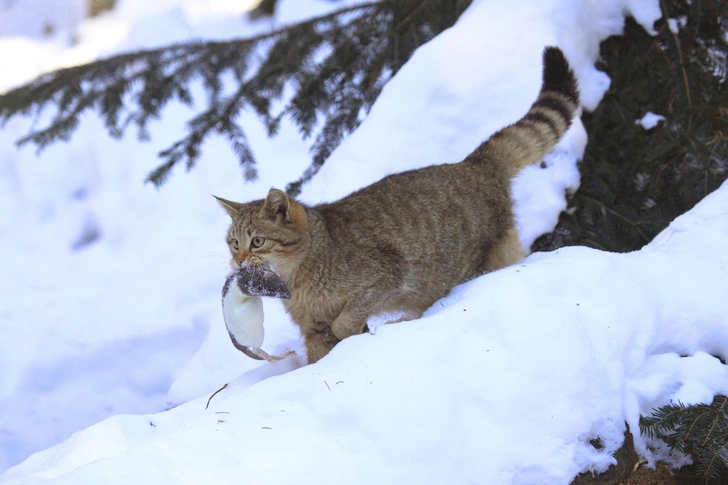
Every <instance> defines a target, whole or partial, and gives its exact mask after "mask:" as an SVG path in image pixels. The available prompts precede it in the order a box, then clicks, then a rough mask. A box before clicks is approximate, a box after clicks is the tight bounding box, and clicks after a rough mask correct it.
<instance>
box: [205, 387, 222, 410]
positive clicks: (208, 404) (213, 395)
mask: <svg viewBox="0 0 728 485" xmlns="http://www.w3.org/2000/svg"><path fill="white" fill-rule="evenodd" d="M226 387H227V383H225V385H224V386H222V387H221V388H220V389H218V390H217V391H215V392H213V393H212V396H210V399H208V400H207V404H205V410H207V408H208V407H210V401H212V398H213V397H215V395H216V394H217V393H218V392H220V391H222V390H223V389H225V388H226Z"/></svg>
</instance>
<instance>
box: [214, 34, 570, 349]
mask: <svg viewBox="0 0 728 485" xmlns="http://www.w3.org/2000/svg"><path fill="white" fill-rule="evenodd" d="M543 63H544V67H543V84H542V87H541V92H540V94H539V96H538V99H537V100H536V102H535V103H534V104H533V105H532V106H531V108H530V110H529V111H528V113H526V115H525V116H524V117H523V118H521V119H520V120H519V121H518V122H516V123H515V124H513V125H510V126H507V127H505V128H503V129H502V130H500V131H499V132H497V133H495V134H494V135H493V136H491V137H490V139H489V140H487V141H486V142H484V143H482V144H481V145H480V146H479V147H478V148H476V149H475V151H474V152H472V153H471V154H470V155H468V156H467V157H466V158H465V160H463V161H462V162H460V163H456V164H445V165H435V166H430V167H425V168H421V169H418V170H411V171H408V172H403V173H398V174H394V175H390V176H387V177H385V178H383V179H382V180H380V181H379V182H376V183H374V184H372V185H370V186H368V187H364V188H363V189H361V190H358V191H356V192H354V193H353V194H351V195H349V196H347V197H344V198H343V199H341V200H338V201H336V202H331V203H325V204H320V205H316V206H307V205H304V204H302V203H300V202H298V201H296V200H294V199H292V198H291V197H289V196H287V195H286V194H285V193H284V192H282V191H280V190H276V189H271V190H270V192H269V193H268V195H267V197H266V198H265V199H263V200H255V201H252V202H248V203H245V204H241V203H237V202H231V201H228V200H224V199H219V198H218V200H219V201H220V203H221V204H222V206H223V207H224V208H225V210H226V211H227V212H228V214H229V215H230V216H231V217H232V225H231V226H230V229H229V231H228V236H227V243H228V245H229V246H230V252H231V253H232V255H233V257H232V260H231V265H232V266H233V268H234V269H237V268H240V267H241V265H265V266H268V267H269V268H270V269H272V270H273V271H275V272H277V273H278V274H279V275H280V276H281V277H282V278H283V279H284V281H285V282H286V284H287V285H288V288H289V289H290V292H291V298H290V299H289V300H286V301H284V305H285V307H286V310H287V311H288V313H289V314H290V315H291V318H292V319H293V321H294V322H296V324H298V325H299V326H300V328H301V333H302V335H303V337H304V339H305V345H306V350H307V354H308V360H309V363H313V362H316V361H317V360H319V359H321V358H322V357H323V356H325V355H326V354H327V353H328V352H329V351H330V350H331V349H332V348H333V347H334V345H336V343H337V342H339V341H340V340H342V339H344V338H346V337H348V336H350V335H355V334H359V333H362V332H363V331H365V330H366V329H367V319H369V318H370V317H372V316H375V315H380V314H384V313H395V314H399V315H403V316H402V318H400V319H399V320H397V321H400V320H410V319H415V318H418V317H420V316H421V315H422V313H423V312H424V311H425V310H426V309H427V308H428V307H430V306H431V305H432V304H433V303H434V302H435V301H436V300H438V299H439V298H442V297H443V296H445V295H446V294H447V293H448V292H449V291H450V289H451V288H453V287H454V286H455V285H458V284H460V283H463V282H465V281H468V280H470V279H472V278H475V277H476V276H479V275H482V274H484V273H487V272H489V271H494V270H497V269H499V268H503V267H505V266H508V265H510V264H513V263H515V262H517V261H519V260H521V259H522V258H523V257H524V256H525V253H524V251H523V249H522V248H521V245H520V243H519V240H518V233H517V230H516V227H515V221H514V215H513V201H512V199H511V180H512V179H513V178H514V177H515V176H516V175H517V174H518V172H519V171H520V170H521V169H522V168H523V167H525V166H527V165H529V164H533V163H536V162H538V161H540V160H541V159H542V158H543V157H544V156H545V155H546V154H547V153H549V152H550V151H551V150H552V149H553V147H554V145H555V144H556V143H557V142H558V140H559V139H560V138H561V137H562V136H563V135H564V132H565V131H566V130H567V128H568V127H569V125H570V123H571V119H572V117H573V116H574V114H575V111H576V109H577V107H578V105H579V93H578V89H577V84H576V79H575V77H574V73H573V72H572V71H571V69H570V67H569V64H568V62H567V61H566V58H565V57H564V55H563V53H562V52H561V50H559V49H558V48H556V47H547V48H546V49H545V50H544V53H543Z"/></svg>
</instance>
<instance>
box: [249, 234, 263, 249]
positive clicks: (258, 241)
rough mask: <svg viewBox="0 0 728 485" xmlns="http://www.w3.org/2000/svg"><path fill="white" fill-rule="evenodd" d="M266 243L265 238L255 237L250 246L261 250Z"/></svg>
mask: <svg viewBox="0 0 728 485" xmlns="http://www.w3.org/2000/svg"><path fill="white" fill-rule="evenodd" d="M264 243H265V238H263V237H260V236H255V237H254V238H253V240H252V241H250V244H252V245H253V247H254V248H259V247H261V246H262V245H263V244H264Z"/></svg>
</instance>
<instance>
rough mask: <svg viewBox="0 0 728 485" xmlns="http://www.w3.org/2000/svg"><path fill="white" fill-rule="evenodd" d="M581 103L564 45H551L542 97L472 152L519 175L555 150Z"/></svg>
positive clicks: (546, 59)
mask: <svg viewBox="0 0 728 485" xmlns="http://www.w3.org/2000/svg"><path fill="white" fill-rule="evenodd" d="M578 107H579V90H578V88H577V84H576V78H575V76H574V72H573V71H572V70H571V68H570V67H569V63H568V61H567V60H566V58H565V57H564V54H563V52H561V50H560V49H558V48H557V47H547V48H546V49H545V50H544V52H543V83H542V85H541V92H540V94H539V96H538V99H536V101H535V102H534V103H533V105H532V106H531V109H529V110H528V113H526V115H525V116H524V117H523V118H521V119H520V120H518V121H517V122H516V123H514V124H512V125H510V126H507V127H505V128H503V129H502V130H500V131H499V132H497V133H495V134H494V135H493V136H491V137H490V139H489V140H488V141H487V142H485V143H484V144H483V145H481V147H480V149H479V150H476V152H474V153H473V155H471V156H472V157H477V158H481V157H482V158H481V159H482V160H488V161H490V160H499V161H501V162H503V163H505V164H506V165H507V166H508V169H509V173H510V175H511V177H515V176H516V175H517V174H518V172H520V171H521V169H523V168H524V167H526V166H528V165H531V164H533V163H536V162H538V161H540V160H541V159H543V157H544V156H546V155H547V154H548V153H549V152H551V150H553V148H554V145H556V143H558V141H559V140H560V139H561V137H563V136H564V133H565V132H566V130H567V129H568V128H569V126H570V125H571V120H572V118H573V117H574V114H575V113H576V110H577V108H578ZM479 152H481V153H479Z"/></svg>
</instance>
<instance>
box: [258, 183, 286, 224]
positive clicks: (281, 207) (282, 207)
mask: <svg viewBox="0 0 728 485" xmlns="http://www.w3.org/2000/svg"><path fill="white" fill-rule="evenodd" d="M263 210H264V211H265V212H266V213H267V214H268V215H270V216H272V217H275V218H278V217H279V216H282V217H283V219H286V220H287V219H289V218H290V210H291V200H290V199H289V198H288V195H286V193H285V192H283V191H282V190H278V189H270V191H269V192H268V195H267V196H266V198H265V203H264V204H263Z"/></svg>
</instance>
